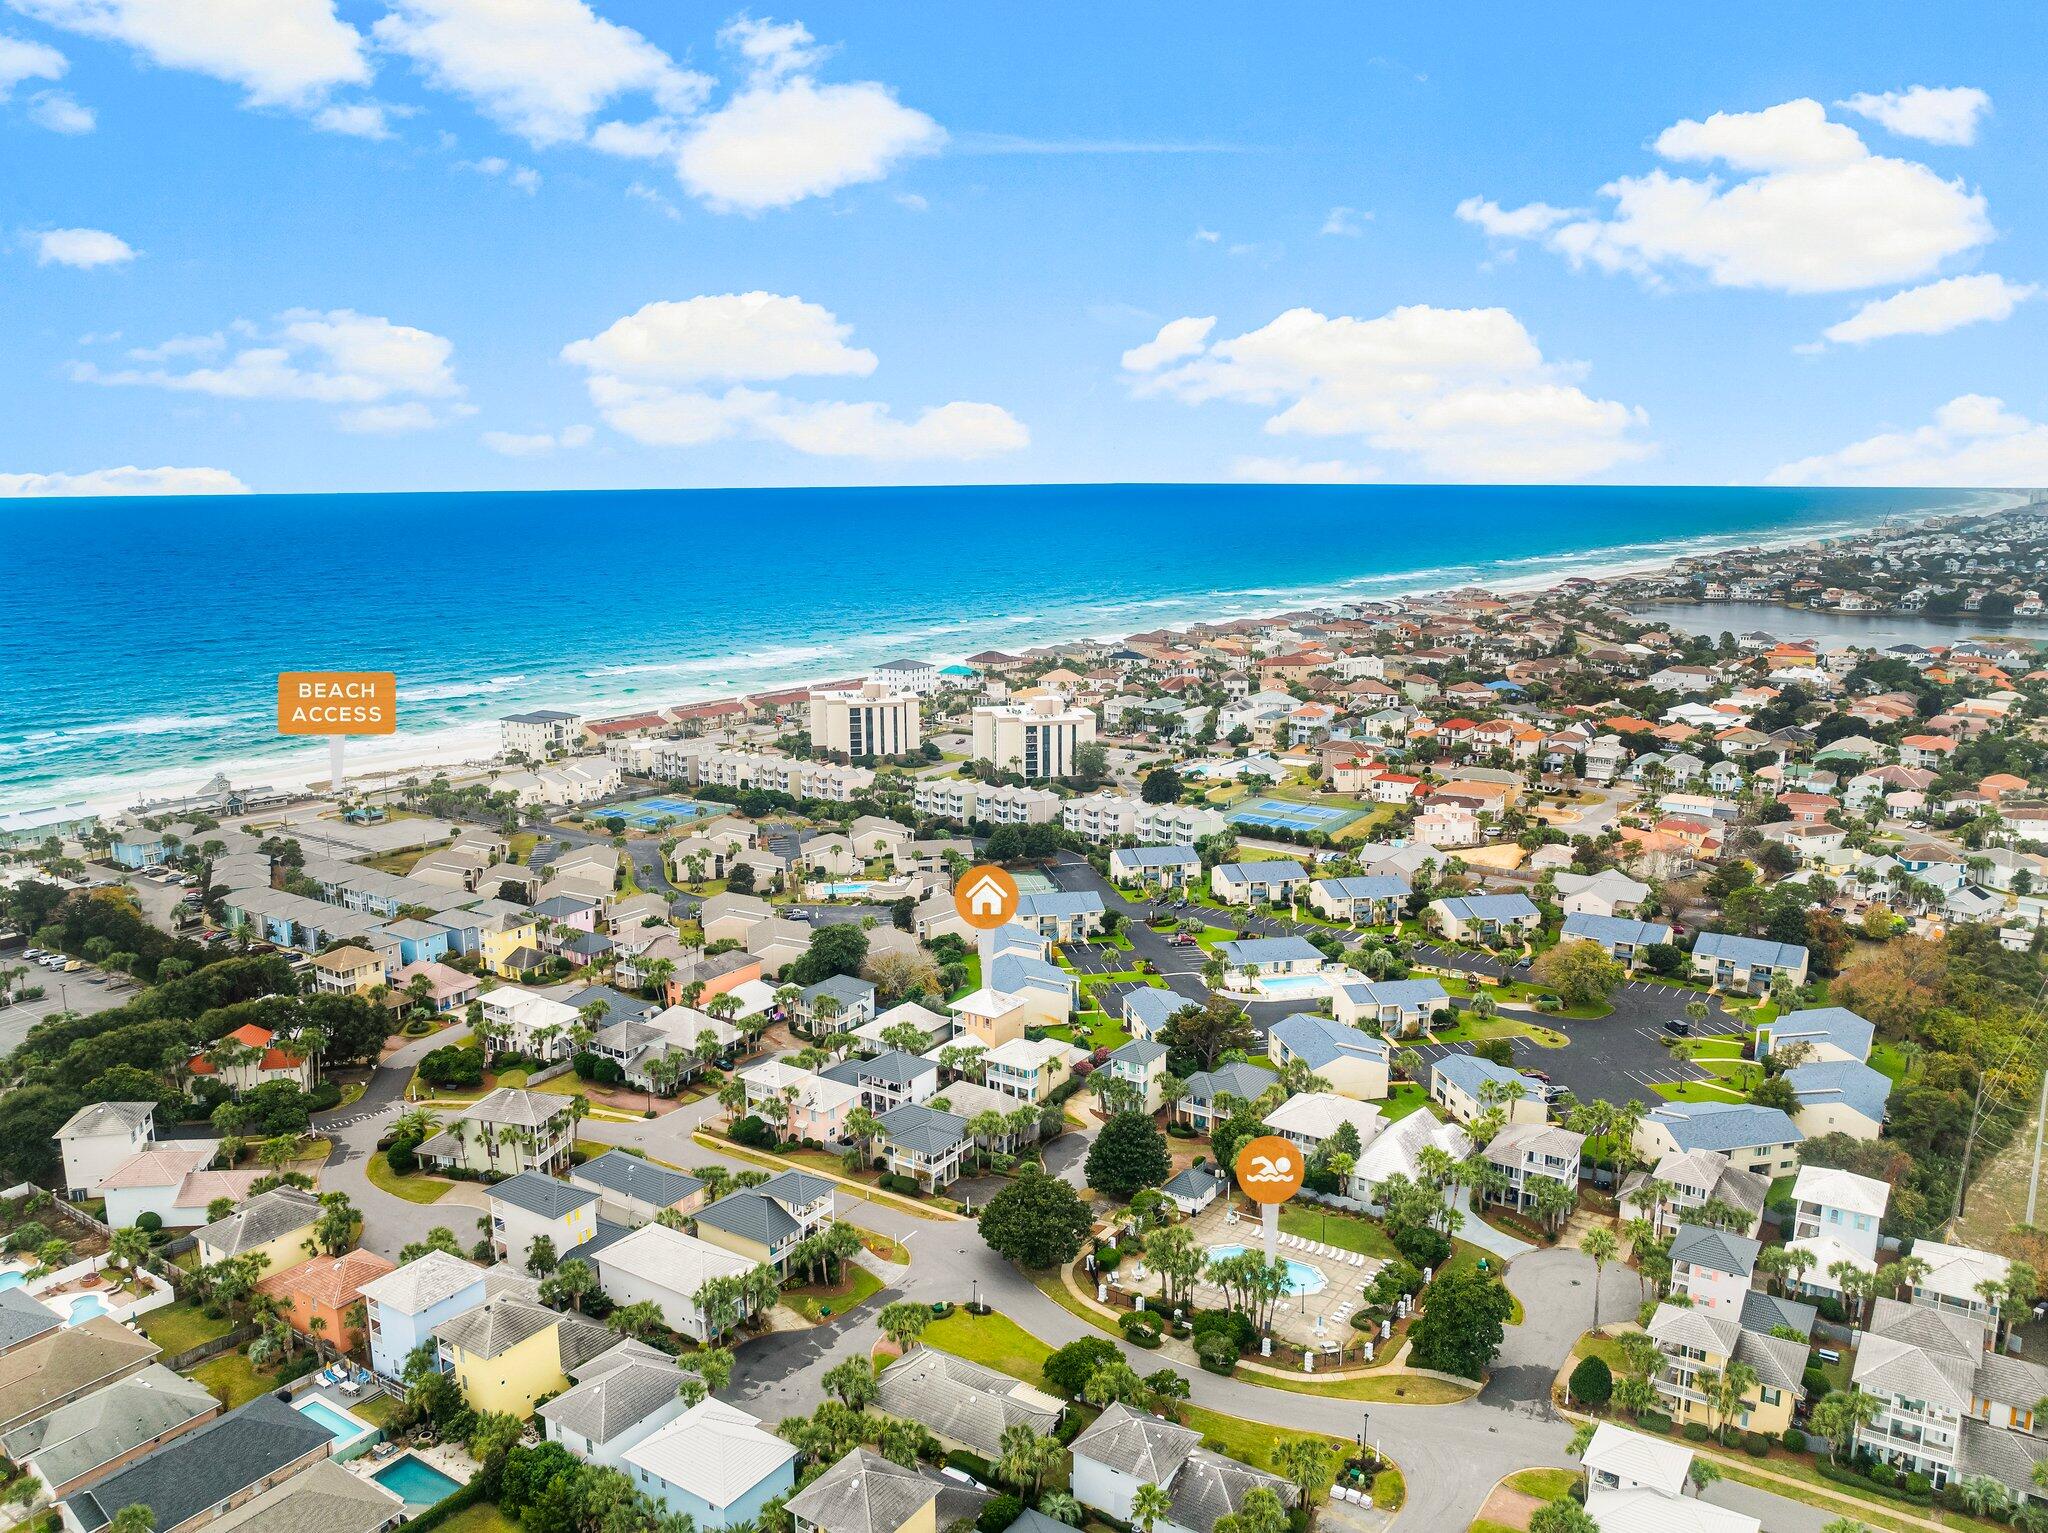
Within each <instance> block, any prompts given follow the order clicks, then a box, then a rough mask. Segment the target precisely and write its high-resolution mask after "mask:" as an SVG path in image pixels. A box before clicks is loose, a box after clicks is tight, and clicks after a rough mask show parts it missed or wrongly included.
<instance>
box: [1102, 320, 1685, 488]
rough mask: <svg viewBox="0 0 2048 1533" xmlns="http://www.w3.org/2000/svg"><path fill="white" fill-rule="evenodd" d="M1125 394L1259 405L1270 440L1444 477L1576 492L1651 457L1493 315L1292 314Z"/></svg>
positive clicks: (1145, 379)
mask: <svg viewBox="0 0 2048 1533" xmlns="http://www.w3.org/2000/svg"><path fill="white" fill-rule="evenodd" d="M1176 323H1179V322H1176ZM1196 323H1200V322H1199V321H1197V322H1196ZM1173 329H1174V326H1172V325H1169V326H1167V327H1166V328H1165V329H1164V330H1162V331H1161V339H1162V340H1165V339H1168V332H1169V331H1173ZM1192 333H1193V332H1192V331H1183V332H1180V333H1178V334H1177V335H1175V336H1174V337H1173V338H1172V340H1171V343H1170V345H1169V347H1168V349H1169V350H1182V349H1184V348H1185V345H1186V339H1187V337H1188V335H1190V334H1192ZM1153 344H1154V345H1157V344H1158V342H1154V343H1153ZM1144 351H1145V348H1139V352H1140V353H1141V355H1140V357H1139V361H1140V362H1141V363H1143V362H1146V361H1149V360H1150V358H1149V357H1147V356H1145V355H1143V353H1144ZM1131 381H1132V385H1133V387H1134V389H1135V390H1136V391H1137V392H1138V393H1140V394H1163V395H1167V396H1170V397H1172V398H1175V399H1179V400H1181V401H1183V402H1185V403H1188V404H1199V403H1204V402H1207V401H1212V400H1227V401H1234V402H1238V403H1242V404H1251V405H1257V406H1261V407H1264V408H1266V409H1269V410H1272V411H1273V412H1274V413H1273V414H1271V415H1270V416H1269V417H1268V419H1267V421H1266V424H1265V429H1266V431H1267V433H1268V434H1270V435H1274V436H1285V435H1300V436H1324V437H1355V438H1358V439H1359V440H1361V441H1363V442H1365V443H1366V444H1367V445H1368V446H1370V447H1372V448H1374V449H1375V450H1378V451H1381V452H1388V453H1393V454H1397V455H1399V456H1401V457H1404V458H1407V459H1409V460H1411V461H1412V462H1413V463H1414V464H1415V465H1416V466H1417V467H1419V468H1420V469H1421V470H1422V471H1423V472H1425V473H1427V474H1430V475H1433V476H1437V477H1442V478H1469V479H1490V480H1522V481H1533V480H1558V479H1575V478H1581V477H1584V476H1586V475H1590V474H1597V473H1601V472H1603V471H1605V470H1607V469H1610V468H1613V467H1614V466H1616V465H1617V464H1621V463H1625V462H1629V461H1632V460H1634V459H1637V458H1640V457H1642V456H1643V455H1644V454H1645V453H1646V452H1647V451H1648V450H1649V449H1648V447H1647V445H1646V444H1645V443H1643V442H1642V441H1641V440H1640V439H1639V438H1638V437H1637V436H1636V435H1635V433H1636V432H1637V431H1638V430H1639V429H1640V428H1641V426H1642V425H1643V424H1644V416H1643V413H1642V412H1641V411H1640V410H1638V409H1633V408H1631V407H1629V406H1627V405H1623V404H1618V403H1616V402H1614V401H1612V400H1602V399H1595V398H1593V397H1591V396H1589V395H1588V394H1586V393H1585V392H1584V391H1583V390H1581V389H1580V388H1578V387H1577V386H1576V385H1575V384H1573V383H1572V382H1570V381H1569V380H1568V378H1567V377H1566V375H1565V371H1564V370H1563V369H1561V368H1559V367H1557V366H1555V365H1553V364H1551V363H1549V362H1546V361H1545V360H1544V357H1543V354H1542V351H1541V350H1540V348H1538V346H1537V344H1536V341H1535V338H1534V337H1533V336H1531V335H1530V334H1529V332H1528V331H1527V330H1526V329H1524V328H1523V326H1522V323H1521V321H1520V320H1518V319H1516V318H1515V316H1514V315H1512V314H1510V313H1509V312H1508V311H1507V310H1505V309H1498V308H1495V309H1439V308H1434V307H1431V306H1428V305H1413V306H1409V307H1404V308H1398V309H1394V310H1392V311H1390V312H1388V313H1386V314H1383V315H1381V316H1379V317H1378V318H1376V319H1355V318H1351V317H1349V316H1343V315H1340V316H1338V317H1336V318H1334V319H1333V318H1330V317H1328V316H1325V315H1322V314H1318V313H1316V312H1315V311H1314V310H1312V309H1290V310H1289V311H1287V312H1286V313H1284V314H1282V315H1280V316H1279V317H1278V318H1277V319H1275V320H1273V321H1272V322H1271V323H1270V324H1267V325H1264V326H1262V327H1261V328H1259V329H1257V330H1252V331H1249V332H1247V333H1246V334H1243V335H1239V336H1235V337H1231V338H1229V339H1226V340H1221V341H1215V342H1213V343H1211V344H1209V345H1208V346H1207V347H1206V349H1202V350H1200V351H1198V352H1196V353H1190V354H1186V355H1185V356H1184V358H1183V360H1180V361H1179V362H1178V363H1177V364H1176V365H1174V366H1171V367H1167V368H1165V369H1164V370H1154V371H1149V372H1148V371H1133V373H1132V375H1131Z"/></svg>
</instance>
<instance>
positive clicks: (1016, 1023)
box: [946, 986, 1032, 1049]
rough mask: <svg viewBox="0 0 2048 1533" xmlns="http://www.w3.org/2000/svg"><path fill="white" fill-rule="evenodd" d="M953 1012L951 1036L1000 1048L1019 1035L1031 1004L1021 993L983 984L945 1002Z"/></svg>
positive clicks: (1021, 1037) (1028, 1014) (1019, 1038)
mask: <svg viewBox="0 0 2048 1533" xmlns="http://www.w3.org/2000/svg"><path fill="white" fill-rule="evenodd" d="M946 1009H947V1010H948V1011H950V1012H952V1013H953V1024H954V1027H955V1028H956V1029H957V1031H956V1034H955V1036H956V1037H957V1038H959V1039H960V1040H962V1041H965V1040H968V1039H972V1040H973V1041H974V1042H976V1043H979V1044H980V1045H981V1046H982V1047H983V1048H985V1049H995V1048H1001V1047H1002V1046H1003V1045H1005V1044H1009V1043H1016V1042H1019V1041H1021V1040H1022V1039H1023V1037H1024V1029H1025V1026H1026V1024H1027V1022H1028V1020H1029V1018H1030V1017H1031V1015H1032V1008H1031V1006H1030V1004H1029V1003H1028V1002H1026V1001H1025V999H1024V997H1022V996H1021V995H1007V994H1005V993H1004V992H1002V991H1000V990H991V989H989V988H987V987H986V986H984V987H983V988H981V989H979V990H976V991H974V992H972V993H971V994H968V995H963V996H961V997H960V998H959V999H958V1000H956V1001H949V1002H947V1003H946Z"/></svg>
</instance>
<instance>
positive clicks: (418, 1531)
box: [406, 1478, 489, 1533]
mask: <svg viewBox="0 0 2048 1533" xmlns="http://www.w3.org/2000/svg"><path fill="white" fill-rule="evenodd" d="M487 1499H489V1498H488V1497H486V1496H485V1495H484V1482H483V1480H482V1479H481V1478H478V1479H474V1480H471V1481H470V1482H469V1483H468V1484H467V1485H464V1486H461V1487H459V1488H458V1489H455V1490H451V1491H450V1492H448V1494H447V1495H445V1496H443V1497H442V1498H441V1499H440V1500H439V1501H436V1502H435V1503H434V1504H433V1505H432V1506H430V1507H428V1508H427V1509H426V1510H425V1511H424V1512H421V1513H420V1514H419V1516H417V1517H415V1518H413V1519H412V1521H411V1522H409V1523H407V1524H406V1527H407V1528H408V1529H409V1530H411V1533H427V1530H428V1529H430V1528H437V1527H439V1526H440V1525H441V1524H442V1523H444V1522H446V1521H447V1520H448V1519H449V1518H450V1517H453V1516H454V1515H455V1514H456V1513H457V1512H466V1511H468V1510H469V1509H470V1508H471V1507H473V1506H475V1505H476V1504H477V1503H478V1502H480V1501H484V1500H487Z"/></svg>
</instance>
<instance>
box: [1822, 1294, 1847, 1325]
mask: <svg viewBox="0 0 2048 1533" xmlns="http://www.w3.org/2000/svg"><path fill="white" fill-rule="evenodd" d="M1814 1308H1815V1309H1817V1310H1819V1311H1820V1318H1821V1319H1823V1320H1831V1321H1833V1322H1834V1323H1835V1324H1836V1325H1840V1324H1841V1323H1842V1322H1843V1321H1844V1320H1846V1319H1848V1317H1849V1312H1848V1311H1847V1310H1845V1309H1843V1308H1842V1301H1841V1300H1840V1299H1830V1298H1827V1297H1825V1296H1823V1297H1822V1298H1821V1300H1820V1302H1819V1303H1817V1304H1816V1305H1814Z"/></svg>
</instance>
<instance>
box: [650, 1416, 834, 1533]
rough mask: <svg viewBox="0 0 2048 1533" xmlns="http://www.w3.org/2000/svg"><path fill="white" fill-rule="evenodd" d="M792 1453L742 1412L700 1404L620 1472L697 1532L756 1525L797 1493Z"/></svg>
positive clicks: (652, 1439) (652, 1440) (790, 1447)
mask: <svg viewBox="0 0 2048 1533" xmlns="http://www.w3.org/2000/svg"><path fill="white" fill-rule="evenodd" d="M796 1459H797V1450H796V1448H795V1447H794V1446H793V1445H791V1444H789V1443H786V1442H784V1441H783V1440H782V1439H781V1438H779V1437H777V1436H776V1435H775V1434H774V1433H773V1432H765V1431H763V1430H762V1429H761V1423H760V1422H759V1421H758V1420H756V1419H755V1418H754V1417H752V1416H749V1415H748V1414H747V1413H746V1412H745V1411H743V1410H739V1409H737V1408H735V1407H733V1406H730V1405H727V1404H726V1403H725V1402H724V1401H723V1400H709V1399H707V1400H701V1401H699V1402H698V1403H697V1404H696V1405H693V1406H692V1407H690V1409H689V1410H687V1411H685V1412H683V1414H682V1415H680V1416H678V1417H677V1418H676V1419H675V1420H674V1421H671V1422H670V1423H669V1424H668V1425H667V1426H665V1427H663V1428H662V1429H661V1430H660V1431H658V1432H655V1433H654V1434H653V1435H652V1436H650V1437H648V1438H646V1439H644V1440H643V1441H641V1442H639V1443H636V1444H635V1445H634V1446H633V1447H631V1448H629V1449H628V1450H627V1451H626V1453H625V1454H624V1455H623V1456H622V1457H621V1458H620V1460H619V1468H620V1469H621V1470H623V1471H624V1472H625V1475H626V1478H627V1479H629V1480H631V1481H632V1482H633V1488H634V1489H635V1490H638V1491H639V1492H640V1493H641V1494H643V1495H645V1496H647V1497H648V1498H649V1499H651V1500H654V1501H658V1502H660V1503H661V1505H662V1506H663V1507H664V1508H666V1509H667V1510H668V1511H671V1512H681V1513H683V1514H684V1515H686V1516H688V1517H690V1518H692V1519H693V1520H694V1521H695V1522H696V1524H697V1526H698V1527H700V1528H729V1527H731V1526H733V1525H734V1524H735V1523H742V1522H743V1523H747V1524H750V1525H753V1524H757V1523H758V1522H759V1520H760V1517H761V1513H762V1511H763V1509H764V1508H766V1506H767V1505H768V1503H769V1502H771V1501H773V1500H775V1499H776V1498H777V1497H778V1496H786V1495H788V1494H789V1493H790V1492H791V1491H793V1490H794V1489H795V1488H796Z"/></svg>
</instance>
